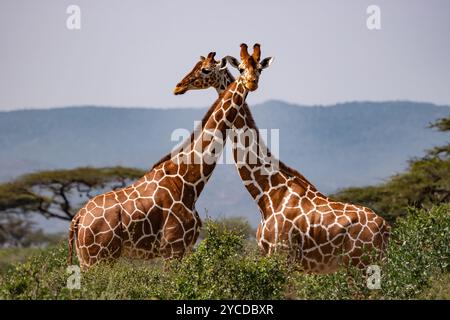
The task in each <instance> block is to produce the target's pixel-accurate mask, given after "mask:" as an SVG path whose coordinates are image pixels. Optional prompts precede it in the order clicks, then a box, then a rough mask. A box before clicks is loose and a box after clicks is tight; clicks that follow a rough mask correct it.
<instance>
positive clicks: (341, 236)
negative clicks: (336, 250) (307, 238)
mask: <svg viewBox="0 0 450 320" xmlns="http://www.w3.org/2000/svg"><path fill="white" fill-rule="evenodd" d="M341 231H343V230H341ZM344 238H345V236H344V233H343V232H342V233H340V234H339V235H337V236H334V237H333V239H332V240H331V243H333V245H335V246H340V245H341V244H342V242H343V240H344Z"/></svg>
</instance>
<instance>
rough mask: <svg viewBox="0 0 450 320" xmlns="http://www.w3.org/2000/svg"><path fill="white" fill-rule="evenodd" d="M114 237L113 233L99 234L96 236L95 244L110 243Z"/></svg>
mask: <svg viewBox="0 0 450 320" xmlns="http://www.w3.org/2000/svg"><path fill="white" fill-rule="evenodd" d="M113 235H114V234H113V232H105V233H98V234H96V235H95V243H97V244H99V245H101V244H104V243H109V242H110V241H111V239H112V237H113Z"/></svg>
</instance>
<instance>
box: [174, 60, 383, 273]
mask: <svg viewBox="0 0 450 320" xmlns="http://www.w3.org/2000/svg"><path fill="white" fill-rule="evenodd" d="M219 65H220V62H217V61H215V60H214V59H212V60H209V61H203V62H202V63H199V64H197V65H196V66H195V67H194V68H193V70H192V71H191V72H190V73H189V74H188V75H186V76H185V77H184V78H183V79H182V80H181V82H180V83H178V84H177V86H176V92H177V93H178V94H182V93H185V92H187V91H188V90H195V89H206V88H209V87H214V88H215V89H216V90H217V93H218V94H219V95H220V94H221V93H222V92H223V90H224V88H226V87H227V85H228V84H229V83H232V82H233V81H234V77H233V76H232V74H231V73H230V72H229V70H228V69H227V68H226V67H225V68H218V67H217V66H219ZM233 131H234V135H230V137H232V138H231V140H232V141H231V142H232V149H233V156H234V160H235V164H236V168H237V171H238V173H239V176H240V178H241V179H242V181H243V183H244V186H245V187H246V189H247V190H248V192H249V193H250V195H251V196H252V197H253V199H254V201H255V202H256V204H257V206H258V208H259V211H260V213H261V223H260V224H259V226H258V229H257V234H256V239H257V242H258V246H259V247H260V249H261V250H262V252H263V253H264V254H271V253H273V252H274V251H276V250H277V249H281V250H283V251H287V252H288V254H289V256H290V257H291V258H293V259H295V260H296V261H297V262H298V265H299V266H300V268H301V269H303V270H304V271H306V272H309V273H323V274H325V273H332V272H334V271H337V270H338V269H339V267H341V266H346V265H347V266H348V265H355V266H358V267H360V268H364V267H366V266H367V264H368V263H369V261H370V260H371V259H367V255H366V254H365V253H366V250H371V249H374V250H375V251H376V252H378V257H379V258H381V257H382V255H383V252H384V250H385V249H386V246H387V242H388V238H389V233H390V226H389V225H388V224H387V222H386V221H385V220H384V219H383V218H382V217H380V216H378V215H377V214H375V213H374V212H373V211H372V210H371V209H369V208H365V207H362V206H359V205H354V204H349V203H342V202H339V201H335V200H333V199H330V198H329V197H327V196H325V195H323V194H322V193H320V192H319V191H318V190H317V188H316V187H315V186H314V185H313V184H312V183H310V182H309V181H308V180H307V179H306V178H305V177H304V176H303V175H302V174H300V173H299V172H298V171H296V170H294V169H292V168H290V167H288V166H287V165H286V164H284V163H283V162H282V161H280V160H278V159H276V158H275V157H274V156H273V155H272V154H271V152H270V150H268V148H267V147H266V145H265V143H264V141H263V140H262V139H261V137H260V135H259V130H258V128H257V126H256V124H255V121H254V120H253V116H252V114H251V112H250V109H249V107H248V105H247V104H244V105H243V107H242V108H241V109H240V110H239V114H238V116H237V119H236V120H235V122H234V125H233ZM251 159H252V160H253V161H250V160H251Z"/></svg>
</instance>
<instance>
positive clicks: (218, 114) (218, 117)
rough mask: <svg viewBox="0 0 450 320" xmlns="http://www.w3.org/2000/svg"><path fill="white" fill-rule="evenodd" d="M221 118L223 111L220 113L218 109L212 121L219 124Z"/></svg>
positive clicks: (220, 110)
mask: <svg viewBox="0 0 450 320" xmlns="http://www.w3.org/2000/svg"><path fill="white" fill-rule="evenodd" d="M222 118H223V111H222V109H219V110H217V111H216V112H214V120H216V121H217V122H219V121H221V120H222Z"/></svg>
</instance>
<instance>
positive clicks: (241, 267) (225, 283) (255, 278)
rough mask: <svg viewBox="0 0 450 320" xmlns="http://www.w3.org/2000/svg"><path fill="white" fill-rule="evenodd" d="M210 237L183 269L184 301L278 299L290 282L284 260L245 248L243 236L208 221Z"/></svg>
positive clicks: (180, 281) (180, 295)
mask: <svg viewBox="0 0 450 320" xmlns="http://www.w3.org/2000/svg"><path fill="white" fill-rule="evenodd" d="M206 234H207V236H206V238H205V240H204V241H202V242H201V243H200V245H199V246H198V248H197V250H196V251H195V252H194V253H193V254H192V255H190V256H188V257H187V258H186V259H184V260H183V261H182V262H181V263H180V265H179V266H177V267H179V273H178V274H179V275H178V276H176V277H175V283H176V289H177V290H176V291H177V294H176V296H175V297H176V298H180V299H275V298H281V297H282V295H283V289H284V285H285V283H286V280H287V276H286V271H285V268H284V261H283V259H281V257H277V256H273V257H261V256H260V255H259V254H258V253H257V252H256V249H253V250H252V249H247V250H245V249H244V241H243V236H242V235H238V234H236V233H235V232H233V231H230V230H228V229H226V228H223V227H222V226H220V225H218V224H216V223H213V222H211V221H210V222H208V223H207V224H206Z"/></svg>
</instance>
